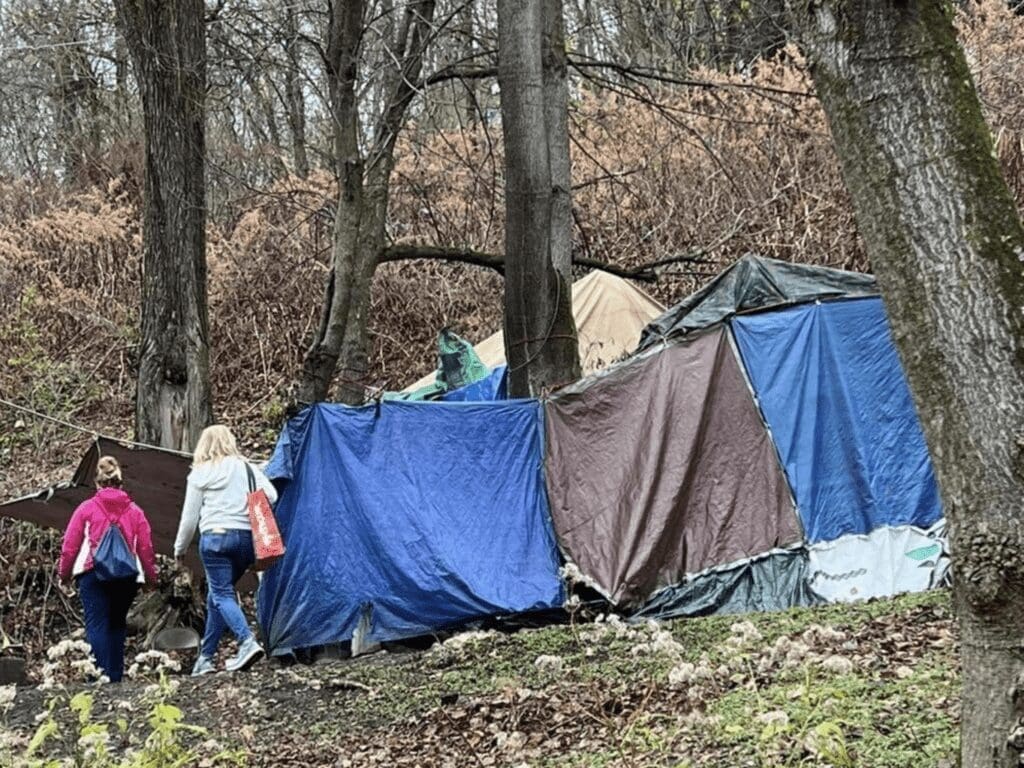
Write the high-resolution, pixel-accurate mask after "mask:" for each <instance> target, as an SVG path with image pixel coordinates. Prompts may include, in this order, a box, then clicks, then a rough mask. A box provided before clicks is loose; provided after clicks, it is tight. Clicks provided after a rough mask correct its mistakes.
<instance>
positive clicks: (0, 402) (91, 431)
mask: <svg viewBox="0 0 1024 768" xmlns="http://www.w3.org/2000/svg"><path fill="white" fill-rule="evenodd" d="M0 405H6V406H7V407H8V408H11V409H12V410H15V411H20V412H21V413H25V414H28V415H29V416H34V417H36V418H37V419H42V420H44V421H52V422H53V423H54V424H60V425H61V426H62V427H67V428H68V429H73V430H75V431H77V432H81V433H82V434H85V435H91V436H92V437H93V438H94V439H97V438H101V437H102V438H105V439H107V440H111V441H113V442H116V443H121V444H123V445H130V446H132V447H134V448H150V449H152V450H154V451H163V452H164V453H173V454H175V455H177V456H187V457H188V458H192V454H191V453H188V452H186V451H178V450H175V449H174V448H164V447H162V446H159V445H150V444H149V443H140V442H138V441H137V440H128V439H126V438H122V437H114V436H113V435H105V434H103V433H102V432H98V431H96V430H95V429H89V427H83V426H82V425H80V424H74V423H72V422H70V421H66V420H65V419H60V418H58V417H56V416H51V415H50V414H48V413H43V412H42V411H37V410H35V409H33V408H28V407H26V406H24V405H18V404H17V403H14V402H11V401H10V400H6V399H4V398H2V397H0Z"/></svg>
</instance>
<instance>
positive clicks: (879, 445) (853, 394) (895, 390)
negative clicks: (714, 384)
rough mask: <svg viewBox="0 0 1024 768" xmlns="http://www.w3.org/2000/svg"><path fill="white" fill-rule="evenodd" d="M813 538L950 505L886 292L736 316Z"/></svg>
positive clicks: (924, 521)
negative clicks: (888, 313) (943, 496)
mask: <svg viewBox="0 0 1024 768" xmlns="http://www.w3.org/2000/svg"><path fill="white" fill-rule="evenodd" d="M732 328H733V332H734V334H735V336H736V341H737V343H738V345H739V348H740V352H741V354H742V357H743V362H744V364H745V366H746V368H747V372H748V374H749V376H750V379H751V382H752V384H753V386H754V391H755V392H756V394H757V398H758V400H759V402H760V405H761V409H762V411H763V413H764V416H765V419H766V420H767V422H768V426H769V427H770V428H771V431H772V435H773V436H774V438H775V443H776V445H777V446H778V449H779V454H780V456H781V458H782V463H783V465H784V467H785V470H786V474H787V476H788V478H789V482H790V485H791V487H792V488H793V492H794V494H795V495H796V500H797V506H798V507H799V510H800V514H801V517H802V519H803V523H804V527H805V530H806V534H807V540H808V541H809V542H811V543H814V542H819V541H828V540H831V539H836V538H839V537H840V536H843V535H846V534H867V533H870V532H871V531H873V530H875V529H876V528H878V527H879V526H900V525H913V526H917V527H919V528H922V529H924V528H928V527H929V526H931V525H932V524H933V523H935V522H936V521H937V520H938V519H939V518H940V517H942V508H941V504H940V501H939V494H938V489H937V486H936V483H935V478H934V476H933V474H932V466H931V462H930V460H929V457H928V449H927V447H926V446H925V443H924V436H923V435H922V433H921V427H920V424H919V422H918V419H917V413H916V411H915V410H914V404H913V401H912V400H911V397H910V391H909V389H908V388H907V382H906V379H905V378H904V376H903V368H902V366H901V365H900V360H899V357H898V356H897V354H896V349H895V348H894V346H893V342H892V336H891V334H890V331H889V324H888V321H887V320H886V317H885V308H884V307H883V305H882V300H881V299H879V298H865V299H848V300H842V301H829V302H824V303H814V304H802V305H798V306H794V307H790V308H787V309H782V310H775V311H766V312H761V313H756V314H751V315H745V316H739V317H736V318H734V319H733V320H732Z"/></svg>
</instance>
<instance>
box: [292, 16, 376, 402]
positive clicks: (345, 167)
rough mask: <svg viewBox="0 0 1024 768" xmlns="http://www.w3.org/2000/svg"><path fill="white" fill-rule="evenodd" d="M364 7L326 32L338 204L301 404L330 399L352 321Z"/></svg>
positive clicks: (333, 21) (332, 23) (333, 18)
mask: <svg viewBox="0 0 1024 768" xmlns="http://www.w3.org/2000/svg"><path fill="white" fill-rule="evenodd" d="M363 7H364V3H363V2H362V0H353V1H352V2H341V3H334V5H333V7H332V8H333V10H332V15H331V20H330V25H329V27H328V32H327V77H328V81H329V82H328V86H329V92H330V101H331V118H332V120H333V124H334V125H333V127H334V170H335V174H336V175H337V177H338V199H337V201H336V209H335V213H334V232H333V234H332V237H331V265H332V266H331V272H330V275H329V277H328V284H327V289H326V295H325V297H324V303H323V307H322V310H321V321H320V329H319V331H318V333H317V336H316V338H315V339H314V340H313V344H312V346H311V347H310V349H309V351H308V352H307V353H306V358H305V360H304V361H303V365H302V375H301V378H300V380H299V387H298V393H297V399H298V401H299V403H300V404H304V403H316V402H320V401H322V400H326V399H327V395H328V393H329V392H330V388H331V381H332V380H333V379H334V373H335V371H336V369H337V367H338V358H339V356H340V355H341V346H342V342H343V341H344V338H345V323H346V322H347V321H348V313H349V306H350V293H351V290H352V279H353V276H354V273H355V263H354V262H355V255H356V244H357V242H358V240H359V218H360V214H361V212H362V204H363V157H362V154H361V153H360V151H359V126H358V120H359V110H358V104H357V101H356V78H357V73H358V69H357V65H358V59H357V57H358V53H359V42H360V38H361V36H362V24H363Z"/></svg>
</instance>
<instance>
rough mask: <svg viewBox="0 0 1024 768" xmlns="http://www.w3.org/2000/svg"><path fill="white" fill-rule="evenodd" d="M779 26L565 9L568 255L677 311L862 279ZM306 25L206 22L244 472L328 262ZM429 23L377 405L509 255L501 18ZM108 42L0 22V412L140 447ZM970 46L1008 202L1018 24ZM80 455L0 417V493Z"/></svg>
mask: <svg viewBox="0 0 1024 768" xmlns="http://www.w3.org/2000/svg"><path fill="white" fill-rule="evenodd" d="M370 5H371V6H372V7H370V8H369V16H368V26H367V28H366V31H365V33H364V37H363V41H362V45H361V47H360V50H359V55H360V79H359V82H358V84H357V89H356V90H357V94H358V98H359V99H360V116H361V119H360V124H359V126H358V128H359V131H360V142H361V146H362V147H364V148H365V147H371V146H372V139H373V135H374V134H373V132H374V130H375V129H376V126H377V122H378V117H379V116H380V115H381V114H383V110H385V109H386V107H387V106H388V105H387V103H386V99H385V96H384V88H385V87H386V81H387V78H388V72H389V61H390V60H389V57H390V56H392V55H393V50H392V47H391V46H390V45H389V43H388V42H387V41H389V40H391V39H392V37H393V35H395V34H396V30H395V28H394V23H395V22H394V19H395V15H396V14H395V13H394V11H395V9H394V7H393V6H392V5H391V4H390V3H389V2H388V0H381V2H380V3H379V4H370ZM781 5H782V4H781V3H774V2H758V3H750V4H748V3H732V2H724V1H723V2H717V3H715V2H703V1H702V0H697V1H696V2H694V3H664V4H662V7H660V10H656V11H654V12H652V4H650V3H640V2H639V0H576V2H570V3H568V4H567V5H566V9H565V13H566V27H567V29H566V40H567V49H568V54H569V75H570V121H569V122H570V125H569V130H570V140H571V152H572V161H573V168H572V174H573V190H572V196H573V199H572V218H573V224H574V226H573V233H572V234H573V242H572V249H573V255H574V258H576V259H577V260H581V259H587V260H591V261H596V262H602V263H606V264H609V265H612V266H613V267H614V268H615V269H616V270H617V271H619V272H620V273H624V274H632V275H634V276H635V277H637V278H639V279H640V280H641V283H640V284H641V285H642V287H643V288H644V289H645V290H647V291H648V292H650V293H651V294H652V295H654V296H655V297H656V298H658V299H659V300H661V301H662V302H664V303H671V302H673V301H675V300H677V299H678V298H680V297H681V296H683V295H684V294H685V293H687V292H689V291H690V290H692V289H693V288H694V287H695V286H696V285H697V284H698V283H699V282H700V281H701V280H702V279H703V278H705V277H707V276H710V275H712V274H714V273H715V272H716V271H717V270H718V269H719V268H720V266H721V265H722V264H727V263H729V262H731V261H732V260H734V259H735V258H737V257H738V256H739V255H741V254H742V253H744V252H746V251H749V250H753V251H758V252H760V253H763V254H765V255H770V256H776V257H778V258H783V259H788V260H795V261H807V262H814V263H823V264H829V265H832V266H838V267H843V268H846V269H860V270H866V269H869V268H870V265H869V264H868V263H867V261H866V259H865V257H864V255H863V249H862V245H861V242H860V240H859V239H858V235H857V232H856V227H855V225H854V221H853V213H852V209H851V208H850V206H849V203H848V196H847V194H846V191H845V189H844V188H843V185H842V181H841V178H840V175H839V168H838V164H837V161H836V158H835V155H834V152H833V149H832V145H831V139H830V137H829V134H828V129H827V125H826V124H825V120H824V116H823V114H822V111H821V109H820V106H819V104H818V102H817V100H816V98H815V97H814V95H813V88H812V86H811V84H810V82H809V78H808V76H807V74H806V72H805V69H804V65H803V61H802V60H801V58H800V56H799V55H798V54H797V52H796V50H795V48H794V47H792V46H787V45H786V30H785V28H784V26H783V10H782V8H781ZM776 6H780V7H776ZM317 8H318V6H317V4H314V3H307V2H296V3H290V4H288V5H287V6H278V5H276V4H273V3H261V2H240V1H229V2H221V3H220V4H219V5H218V6H217V7H216V8H213V9H212V10H209V17H208V18H207V27H206V34H207V51H208V54H207V87H208V93H207V98H206V106H207V124H206V182H207V183H206V187H207V192H206V200H207V233H206V236H207V260H208V291H209V304H210V371H211V377H212V386H213V400H214V413H215V417H217V418H219V419H226V420H227V421H229V422H230V423H232V424H233V425H234V426H237V427H238V428H239V430H240V432H241V433H242V434H244V435H245V440H246V443H247V445H246V447H247V449H248V450H250V451H254V452H256V453H265V452H267V451H269V448H270V445H271V441H272V440H273V438H274V435H275V434H276V429H277V428H278V427H279V426H280V423H281V420H282V418H283V416H284V409H285V406H286V404H287V403H288V401H289V397H290V392H291V390H292V388H293V386H294V382H295V381H296V376H297V372H298V371H299V370H300V368H301V366H302V361H303V356H304V355H305V353H306V351H307V349H308V346H309V342H310V338H311V337H312V335H313V333H314V331H315V330H316V325H317V322H318V315H319V312H320V306H321V302H322V293H323V282H324V277H325V274H326V271H327V269H328V266H327V265H328V263H329V260H330V248H331V230H332V226H333V219H334V205H335V202H334V201H335V200H336V198H337V188H336V175H335V173H334V168H335V166H334V160H333V146H332V141H333V139H332V136H331V124H330V120H331V118H330V106H329V99H328V95H327V94H326V93H325V92H324V83H325V82H326V80H325V77H324V76H323V68H324V66H325V64H324V61H325V58H324V56H323V55H322V54H323V47H322V46H323V41H324V29H325V26H326V20H325V16H326V14H327V11H323V10H318V9H317ZM433 18H434V23H433V26H432V28H431V37H430V40H429V45H428V46H426V48H425V55H424V61H423V67H422V73H421V75H420V77H419V78H418V80H417V82H416V83H415V86H416V87H415V89H414V90H415V93H414V95H413V98H412V100H411V102H410V105H409V108H408V111H407V114H406V118H407V119H406V120H405V121H404V123H403V125H402V127H401V131H400V133H399V134H398V135H397V137H396V144H395V148H394V171H393V173H392V175H391V181H390V188H389V197H388V206H387V219H386V233H387V241H388V242H387V244H386V248H387V249H388V254H389V257H393V258H395V259H396V260H395V261H387V260H386V259H385V260H384V261H385V263H382V264H381V265H380V266H379V267H378V268H377V270H376V273H375V275H374V278H373V289H372V298H371V308H370V313H369V330H370V342H371V345H370V354H369V363H370V370H369V376H368V383H369V384H370V385H371V386H373V387H378V388H389V389H400V388H402V387H404V386H405V385H407V384H408V383H409V382H411V381H413V380H415V379H416V378H418V377H419V376H422V375H423V374H425V373H427V372H429V370H431V369H432V367H433V365H434V361H435V352H434V344H435V337H436V333H437V331H438V329H440V328H441V327H444V326H450V327H452V328H453V329H455V330H456V331H457V332H458V333H460V334H462V335H463V336H465V337H467V338H469V339H470V340H472V341H477V340H479V339H481V338H483V337H484V336H486V335H488V334H490V333H492V332H494V331H495V330H498V329H499V328H500V327H501V316H502V278H501V276H500V274H498V273H497V272H496V271H495V270H493V269H489V268H486V267H480V266H477V265H475V264H474V263H472V262H476V263H480V262H483V263H487V262H488V259H491V260H495V259H498V260H500V253H501V250H502V246H503V238H504V232H503V221H504V215H503V211H504V202H503V178H502V168H503V160H502V141H501V126H500V116H499V113H498V94H497V90H498V89H497V85H496V61H495V53H496V51H495V49H496V44H497V43H496V39H497V33H496V29H495V24H496V14H495V8H494V4H493V3H472V4H470V3H450V2H448V3H444V2H442V3H439V4H438V6H437V8H436V10H435V12H434V17H433ZM113 19H114V15H113V11H112V8H111V7H110V4H108V3H107V2H103V1H102V0H68V1H64V2H46V1H41V0H16V1H15V2H7V3H4V4H3V6H2V7H0V112H2V115H3V120H2V121H0V350H2V351H3V356H4V360H3V365H0V393H3V395H4V396H8V397H9V396H10V395H11V394H12V393H18V399H19V402H22V403H24V404H25V405H28V406H30V407H33V408H36V409H38V410H40V411H43V412H46V413H50V414H53V415H57V416H60V417H63V418H67V419H70V420H72V421H75V422H77V423H82V424H85V425H88V426H90V427H92V428H94V429H97V430H102V431H104V432H106V433H110V434H115V435H129V434H130V433H131V423H132V417H133V397H134V391H135V390H134V385H135V377H136V375H137V366H138V355H139V350H138V334H139V331H138V328H139V307H140V285H141V280H140V260H141V226H142V215H141V206H142V179H143V163H144V157H143V149H142V147H143V144H142V117H141V111H140V101H139V95H138V89H137V87H136V85H135V83H134V80H133V78H132V77H131V75H130V72H129V68H128V53H127V50H126V45H125V42H124V40H123V39H122V38H121V37H120V35H119V34H118V32H117V30H116V29H115V27H114V24H113ZM959 28H960V34H961V37H962V41H963V44H964V46H965V49H966V51H967V53H968V57H969V61H970V64H971V66H972V69H973V73H974V77H975V79H976V84H977V86H978V89H979V92H980V95H981V97H982V100H983V103H984V106H985V109H986V112H987V117H988V120H989V122H990V125H991V127H992V130H993V134H994V135H995V137H996V141H997V147H998V151H999V156H1000V159H1001V162H1002V164H1003V168H1004V172H1005V174H1006V176H1007V178H1008V180H1009V183H1010V185H1011V188H1012V190H1013V192H1014V194H1015V196H1016V199H1017V201H1018V205H1019V204H1020V203H1021V201H1022V200H1024V133H1022V130H1024V19H1022V18H1021V17H1020V16H1018V15H1016V14H1015V13H1014V11H1013V10H1012V9H1011V8H1009V7H1007V6H1006V5H1005V4H1003V3H998V2H995V0H986V1H985V2H980V3H968V4H965V5H963V7H962V8H961V13H960V17H959ZM392 68H393V67H392ZM371 160H372V158H371ZM438 254H441V255H443V256H445V257H446V258H445V259H441V260H438V259H434V258H420V257H430V256H435V255H438ZM495 254H497V256H495ZM681 257H685V259H683V258H681ZM410 259H411V260H410ZM467 261H468V262H471V263H465V262H467ZM694 261H696V262H697V263H694ZM652 265H653V266H652ZM585 271H586V270H585V269H583V268H581V267H579V266H577V267H576V277H577V278H578V277H579V276H581V275H582V274H583V273H584V272H585ZM87 439H88V436H83V435H76V434H75V433H72V432H69V431H67V430H64V429H63V428H61V427H59V426H54V425H50V424H46V423H45V422H38V421H35V420H32V419H27V418H25V417H23V416H20V415H19V414H17V413H15V412H12V411H10V410H6V409H0V494H3V495H4V496H5V497H6V496H10V495H12V494H14V493H16V492H25V491H28V490H30V489H33V488H35V487H36V486H37V485H38V484H39V483H40V482H42V481H43V480H51V479H63V478H64V477H65V476H66V475H67V474H68V465H69V463H71V462H74V461H75V460H77V455H78V453H79V450H80V448H81V446H82V444H83V442H84V441H85V440H87ZM39 457H42V458H39ZM14 467H17V468H18V469H17V472H13V471H12V468H14Z"/></svg>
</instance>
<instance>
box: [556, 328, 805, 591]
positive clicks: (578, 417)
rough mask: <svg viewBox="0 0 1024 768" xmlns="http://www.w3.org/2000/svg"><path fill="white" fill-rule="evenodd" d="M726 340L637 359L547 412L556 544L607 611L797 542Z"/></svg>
mask: <svg viewBox="0 0 1024 768" xmlns="http://www.w3.org/2000/svg"><path fill="white" fill-rule="evenodd" d="M728 333H729V332H728V330H727V329H724V328H718V329H716V330H714V331H711V332H708V333H706V334H703V335H700V336H696V337H691V338H690V340H688V341H686V342H682V343H679V344H676V345H673V346H670V347H667V348H666V349H664V350H662V351H660V352H657V353H654V354H651V355H648V356H644V357H639V358H636V359H634V360H632V361H630V362H628V363H625V364H623V365H622V366H621V367H619V368H616V369H614V370H612V371H610V372H608V373H606V374H604V375H598V376H595V377H593V378H590V379H585V380H583V381H581V382H580V383H578V384H576V385H574V386H573V387H570V388H567V389H565V390H562V391H561V392H560V393H559V394H558V396H557V397H555V398H553V399H552V400H551V401H549V402H548V404H547V407H546V409H545V417H546V421H547V459H546V468H547V481H548V493H549V497H550V504H551V514H552V517H553V518H554V523H555V531H556V533H557V534H558V539H559V543H560V544H561V546H562V548H563V550H564V551H565V553H566V554H567V555H568V556H569V557H571V558H572V560H573V561H575V563H576V564H577V565H578V566H579V568H580V570H581V571H582V572H583V573H584V574H585V575H586V576H587V577H588V578H590V579H592V580H593V581H594V582H595V583H596V584H597V586H598V587H600V588H601V589H602V590H603V591H604V593H605V594H606V596H607V597H609V598H610V599H611V600H612V601H613V602H615V603H619V604H629V603H635V602H638V601H641V600H643V599H645V598H647V597H648V596H650V595H651V594H652V593H653V592H654V591H656V590H657V589H660V588H662V587H665V586H668V585H671V584H675V583H678V582H679V581H680V580H682V578H683V576H684V575H685V574H686V573H695V572H697V571H702V570H704V569H705V568H709V567H711V566H714V565H722V564H726V563H731V562H735V561H737V560H740V559H743V558H746V557H750V556H753V555H756V554H760V553H762V552H766V551H768V550H770V549H772V548H774V547H778V546H783V545H786V544H791V543H794V542H797V541H799V540H800V539H801V531H800V524H799V522H798V519H797V515H796V511H795V509H794V508H793V502H792V499H791V496H790V493H789V488H788V486H787V484H786V480H785V477H784V475H783V473H782V469H781V467H780V466H779V462H778V457H777V455H776V453H775V447H774V445H773V444H772V442H771V439H770V438H769V436H768V433H767V431H766V429H765V427H764V424H763V422H762V421H761V417H760V414H759V413H758V411H757V408H756V406H755V405H754V401H753V398H752V396H751V394H750V390H749V389H748V387H747V384H746V381H745V380H744V378H743V374H742V372H741V370H740V367H739V363H738V361H737V359H736V356H735V354H734V352H733V348H732V346H731V344H730V342H729V337H728Z"/></svg>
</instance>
